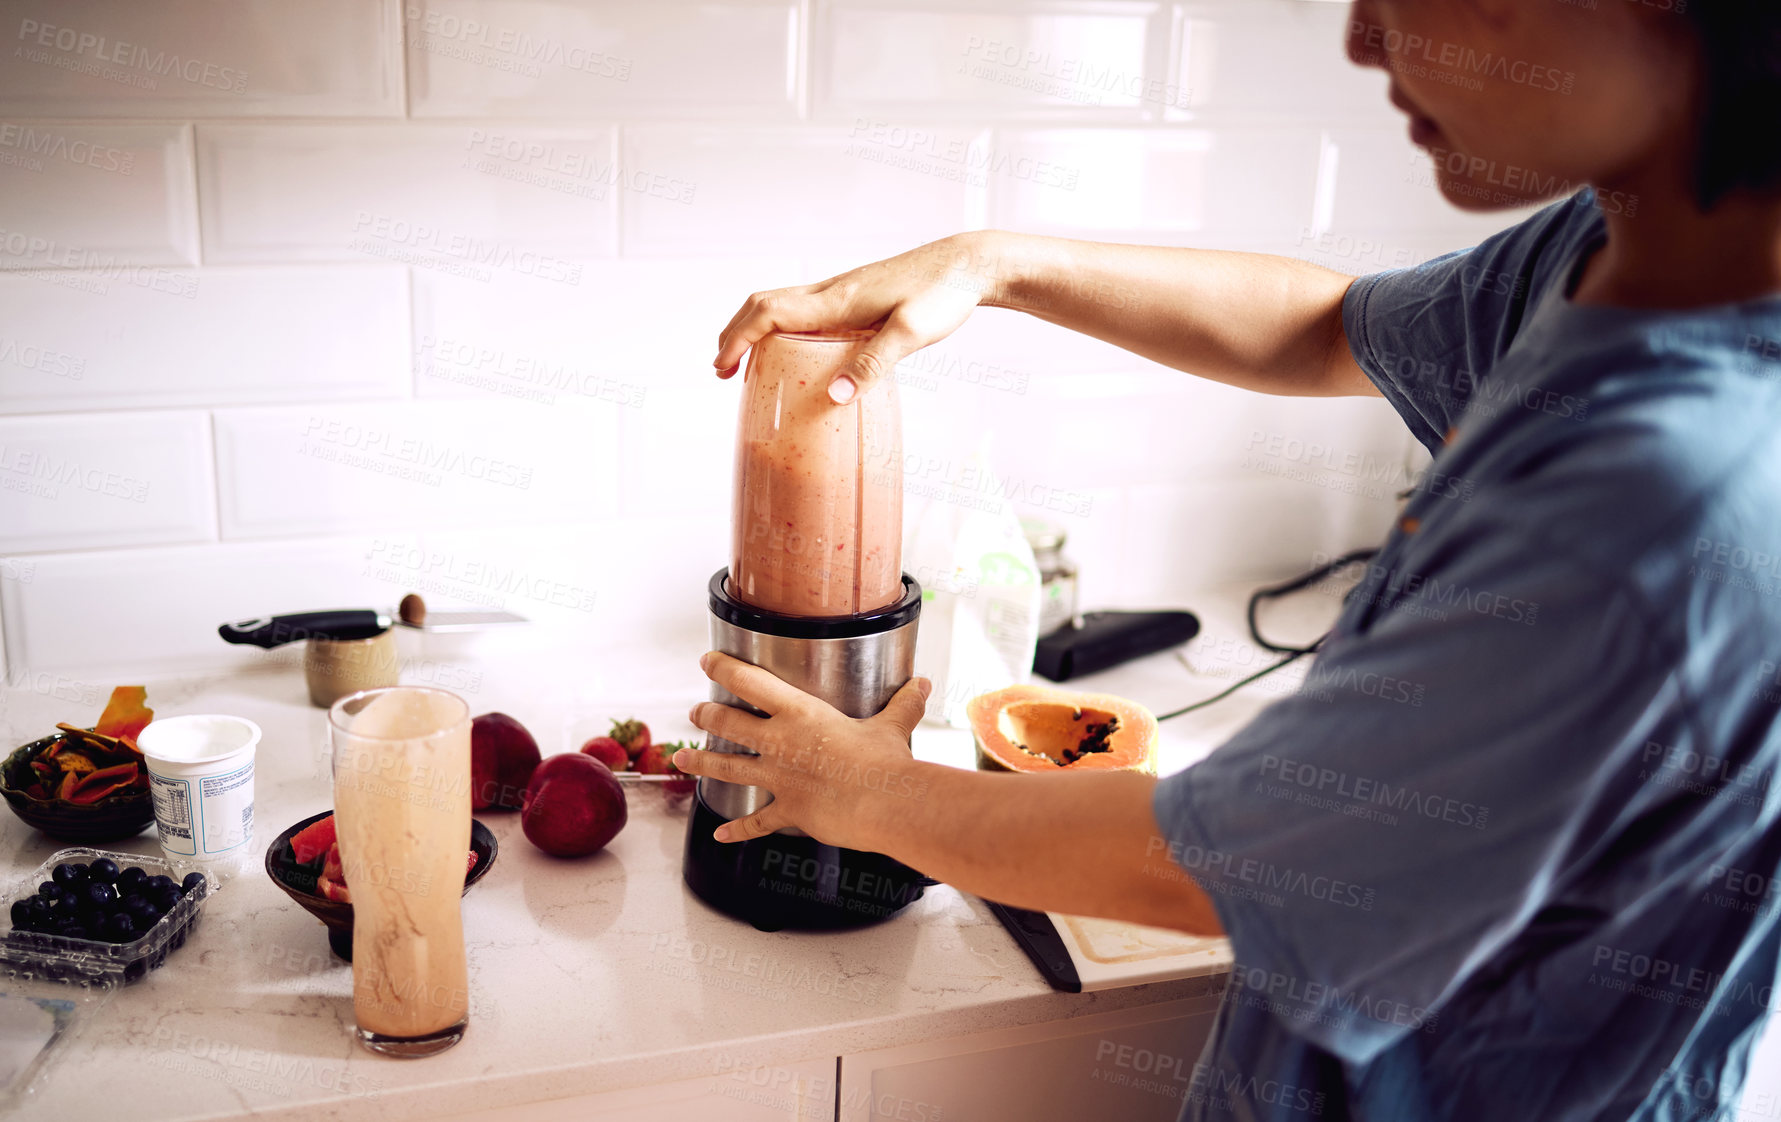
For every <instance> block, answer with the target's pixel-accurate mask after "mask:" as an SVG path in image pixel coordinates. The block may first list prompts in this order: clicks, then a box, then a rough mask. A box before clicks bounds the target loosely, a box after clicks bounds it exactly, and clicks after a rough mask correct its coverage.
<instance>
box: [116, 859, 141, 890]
mask: <svg viewBox="0 0 1781 1122" xmlns="http://www.w3.org/2000/svg"><path fill="white" fill-rule="evenodd" d="M146 883H148V874H147V873H145V872H143V871H142V868H141V867H140V866H138V865H131V866H130V867H129V868H128V869H125V870H124V871H123V872H121V873H119V874H118V875H117V890H118V892H120V893H122V894H123V895H125V896H128V895H129V894H130V893H132V892H135V891H136V890H137V889H139V888H141V887H142V886H143V885H144V884H146Z"/></svg>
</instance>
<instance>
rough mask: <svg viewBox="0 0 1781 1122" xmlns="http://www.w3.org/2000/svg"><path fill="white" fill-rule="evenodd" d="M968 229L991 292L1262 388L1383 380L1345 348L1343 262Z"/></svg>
mask: <svg viewBox="0 0 1781 1122" xmlns="http://www.w3.org/2000/svg"><path fill="white" fill-rule="evenodd" d="M963 236H964V237H965V238H968V239H972V242H971V244H972V249H973V251H974V252H975V253H976V254H979V255H980V256H981V260H982V262H983V264H982V268H983V269H984V270H985V271H987V272H988V273H989V274H990V275H992V276H993V277H994V278H995V283H993V284H992V285H991V286H990V289H989V291H988V293H987V294H986V299H985V301H984V302H985V303H986V304H989V305H992V306H1001V307H1008V308H1014V309H1016V310H1019V311H1025V312H1029V313H1031V314H1032V315H1035V316H1037V317H1039V318H1040V319H1044V320H1047V321H1049V322H1051V323H1055V324H1058V325H1060V326H1063V327H1067V328H1070V329H1071V330H1074V331H1080V332H1082V333H1084V334H1087V335H1092V336H1094V337H1095V338H1097V339H1104V340H1106V341H1107V342H1109V343H1113V344H1115V345H1116V346H1120V347H1124V348H1125V349H1126V350H1129V351H1132V352H1134V353H1137V354H1140V355H1143V356H1144V357H1146V358H1149V359H1153V360H1155V361H1157V362H1161V363H1164V364H1166V365H1168V366H1172V367H1175V368H1176V369H1178V370H1186V371H1188V372H1190V373H1193V374H1197V375H1199V376H1201V377H1204V378H1211V379H1213V380H1215V381H1219V382H1224V383H1227V384H1229V385H1233V386H1241V387H1243V388H1245V389H1250V390H1257V391H1259V392H1262V393H1272V394H1289V395H1294V396H1314V397H1323V396H1343V395H1362V394H1372V393H1375V392H1376V391H1375V390H1374V389H1373V387H1372V384H1371V383H1370V382H1369V381H1368V380H1367V378H1366V376H1365V375H1364V374H1362V373H1361V371H1360V368H1359V367H1358V366H1356V365H1355V364H1354V361H1353V359H1352V357H1351V356H1350V354H1349V351H1348V340H1347V335H1346V333H1345V332H1344V331H1343V328H1342V297H1343V295H1344V294H1345V293H1346V292H1347V291H1348V286H1349V284H1350V283H1351V282H1352V280H1353V278H1352V277H1349V276H1346V275H1344V274H1342V273H1337V272H1332V271H1331V270H1329V269H1324V268H1321V267H1319V266H1317V265H1312V264H1309V263H1307V262H1303V261H1295V260H1293V259H1292V258H1288V257H1275V256H1271V255H1268V254H1259V253H1227V252H1222V251H1216V250H1199V249H1176V248H1165V247H1158V246H1142V245H1115V244H1110V243H1103V242H1086V241H1074V240H1070V239H1067V238H1047V237H1039V236H1035V235H1030V234H1013V233H1006V232H1003V231H995V230H992V231H984V232H982V233H978V234H970V235H963Z"/></svg>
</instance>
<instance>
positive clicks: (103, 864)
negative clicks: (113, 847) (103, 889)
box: [87, 857, 118, 884]
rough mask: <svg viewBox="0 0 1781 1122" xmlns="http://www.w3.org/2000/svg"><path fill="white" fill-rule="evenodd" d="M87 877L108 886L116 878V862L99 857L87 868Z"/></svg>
mask: <svg viewBox="0 0 1781 1122" xmlns="http://www.w3.org/2000/svg"><path fill="white" fill-rule="evenodd" d="M87 875H88V876H89V877H91V878H93V879H94V880H96V881H99V882H101V883H103V884H110V883H111V882H112V881H114V880H116V879H117V877H118V868H117V862H116V861H113V860H112V859H111V858H109V857H101V858H99V859H97V860H96V861H94V862H93V863H92V864H91V865H90V866H88V868H87Z"/></svg>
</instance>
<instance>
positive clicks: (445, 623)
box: [216, 608, 526, 650]
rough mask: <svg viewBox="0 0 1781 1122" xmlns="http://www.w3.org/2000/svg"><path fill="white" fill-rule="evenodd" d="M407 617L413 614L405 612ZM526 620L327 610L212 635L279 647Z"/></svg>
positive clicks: (249, 622) (243, 623)
mask: <svg viewBox="0 0 1781 1122" xmlns="http://www.w3.org/2000/svg"><path fill="white" fill-rule="evenodd" d="M409 614H410V615H411V616H412V615H414V614H415V613H412V612H411V613H409ZM525 622H526V617H525V616H519V615H514V614H513V613H512V612H434V611H427V612H425V613H424V614H422V615H421V617H420V618H419V619H418V620H413V621H411V620H409V619H404V618H402V616H401V615H399V614H397V613H396V612H394V611H378V610H377V609H375V608H330V609H327V610H325V611H319V612H294V613H292V614H290V615H282V616H256V617H254V618H253V619H238V620H235V621H234V622H233V623H225V624H223V625H222V626H220V627H218V628H217V629H216V633H217V634H218V635H221V636H222V637H223V641H224V642H227V643H245V644H247V645H248V646H251V647H265V648H266V649H268V650H270V649H271V648H273V647H282V646H284V645H285V644H286V643H295V642H297V641H298V640H301V639H369V638H371V637H372V636H374V635H381V634H383V633H384V632H385V631H388V630H389V629H390V628H392V627H397V626H400V627H412V628H414V629H415V630H417V631H440V632H451V631H480V630H482V629H484V628H488V627H498V626H501V625H504V624H510V623H525Z"/></svg>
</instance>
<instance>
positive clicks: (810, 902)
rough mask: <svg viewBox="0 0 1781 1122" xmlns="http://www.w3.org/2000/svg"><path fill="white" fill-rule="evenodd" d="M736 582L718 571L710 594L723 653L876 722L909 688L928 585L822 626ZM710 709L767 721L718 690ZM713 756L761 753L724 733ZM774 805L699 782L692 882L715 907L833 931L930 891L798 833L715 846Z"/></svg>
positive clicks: (868, 858) (907, 876)
mask: <svg viewBox="0 0 1781 1122" xmlns="http://www.w3.org/2000/svg"><path fill="white" fill-rule="evenodd" d="M728 573H729V570H727V569H720V570H719V571H718V572H717V573H716V574H715V575H714V576H713V577H712V578H711V582H710V586H709V591H710V602H711V645H712V647H713V648H714V649H716V650H720V651H723V652H725V653H726V654H730V655H733V656H735V657H736V658H739V659H742V660H743V661H744V662H750V663H753V664H754V665H756V666H759V667H761V668H762V669H764V670H766V671H768V672H769V673H771V674H773V675H774V676H775V677H777V678H780V679H781V680H783V681H785V682H787V683H789V684H791V685H793V686H796V687H798V688H799V689H801V690H804V691H805V692H807V693H810V694H813V695H814V696H816V697H820V698H822V699H823V700H824V701H826V702H828V703H829V704H830V705H833V706H834V707H835V708H837V709H839V710H841V711H842V712H843V713H846V714H847V715H848V716H850V717H870V716H873V715H874V714H876V713H878V712H879V711H880V710H882V709H883V708H884V706H885V704H886V703H887V702H888V701H890V699H891V697H892V696H893V695H894V694H895V693H896V692H897V690H899V689H901V688H902V686H903V685H904V683H906V682H908V681H909V678H910V675H911V674H912V673H913V669H914V665H915V631H916V623H917V621H918V619H919V616H920V614H921V586H920V585H918V584H917V583H916V582H915V581H914V580H913V579H911V578H910V577H909V576H908V575H907V574H905V575H904V577H903V596H902V597H901V598H899V599H898V600H897V602H896V603H894V604H892V605H890V606H888V607H886V608H882V609H880V610H878V611H875V612H868V613H864V614H862V615H857V616H842V617H837V618H832V619H817V618H805V617H800V616H784V615H779V614H777V613H774V612H765V611H762V610H761V609H758V608H754V607H751V606H749V605H747V604H744V603H742V602H741V601H740V600H737V599H736V598H735V597H733V596H731V595H730V593H729V590H728V588H727V587H726V586H725V580H726V577H727V576H728ZM711 699H712V700H713V701H717V702H721V703H723V704H725V705H734V706H736V707H738V708H740V709H744V710H747V711H750V712H753V713H756V714H760V710H758V709H755V708H754V707H753V706H751V705H748V704H747V703H746V702H744V701H743V700H742V699H741V698H739V697H737V696H735V695H734V694H732V693H730V692H729V691H728V690H726V689H724V688H723V687H721V686H719V685H717V684H716V683H713V684H712V687H711ZM705 747H706V748H707V749H708V750H710V751H715V752H731V753H740V754H748V755H752V754H753V753H752V751H751V750H750V749H748V748H745V747H743V746H741V745H739V744H734V743H731V742H730V741H727V740H724V739H723V738H722V737H718V736H714V735H708V736H707V737H706V743H705ZM772 801H773V795H772V793H771V792H770V791H768V790H766V789H765V788H761V787H747V786H743V785H741V784H736V783H725V782H722V781H720V780H715V779H711V778H709V777H701V778H700V779H699V782H698V794H697V797H696V798H695V800H694V806H693V811H692V816H691V819H690V821H689V822H688V824H687V843H686V860H685V876H686V881H687V884H688V885H689V886H690V887H691V888H692V889H693V891H694V892H695V893H696V894H697V895H698V896H699V897H700V898H702V899H704V900H705V901H706V902H707V903H710V904H711V905H712V906H714V907H716V908H718V909H719V910H721V911H724V912H726V913H728V914H730V915H733V916H736V917H738V918H740V919H745V920H748V921H749V922H751V923H753V924H755V926H757V927H761V928H763V929H769V930H771V929H777V928H781V927H798V928H831V927H846V926H853V925H855V924H860V923H870V922H874V921H876V920H881V919H884V918H886V917H888V916H890V915H893V914H895V913H896V912H897V911H899V910H901V909H902V908H903V907H904V906H905V905H907V904H909V903H910V902H912V901H913V900H915V899H916V898H917V897H919V896H920V895H921V892H922V888H923V887H924V885H925V884H926V883H927V881H926V879H925V878H924V877H922V876H921V874H919V873H917V872H916V871H915V870H913V869H910V868H908V867H907V866H905V865H902V864H901V863H899V862H897V861H894V860H892V859H891V858H889V857H886V856H884V855H883V854H879V853H867V852H863V851H860V850H851V849H841V848H839V847H836V846H830V845H824V844H822V843H820V842H817V841H816V840H815V839H814V838H810V837H808V836H806V835H805V834H804V833H803V832H802V831H799V830H782V831H779V832H777V833H774V834H769V835H767V836H766V837H762V838H756V839H753V840H752V841H749V842H740V843H723V842H717V841H714V840H712V838H711V831H712V830H714V829H716V827H717V826H718V825H719V824H721V823H722V822H726V821H730V820H732V819H736V818H740V817H743V816H744V815H747V814H752V813H753V812H755V811H757V810H759V809H760V808H761V807H764V806H766V805H767V804H768V803H770V802H772Z"/></svg>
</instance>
